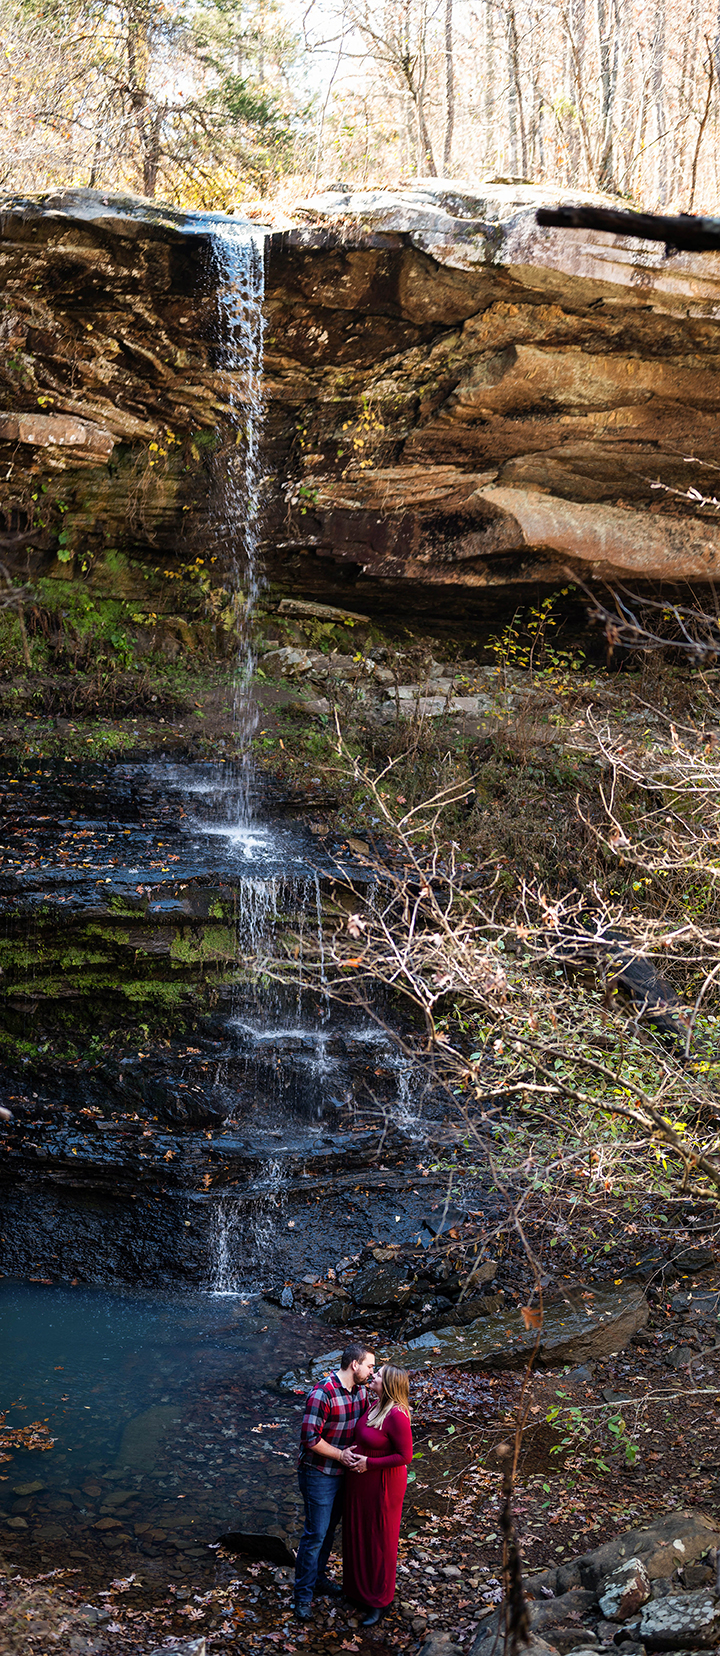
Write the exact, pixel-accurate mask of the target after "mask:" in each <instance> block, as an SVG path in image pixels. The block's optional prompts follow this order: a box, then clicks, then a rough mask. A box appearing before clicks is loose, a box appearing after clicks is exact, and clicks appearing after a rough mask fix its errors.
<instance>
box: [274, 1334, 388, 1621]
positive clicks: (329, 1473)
mask: <svg viewBox="0 0 720 1656" xmlns="http://www.w3.org/2000/svg"><path fill="white" fill-rule="evenodd" d="M374 1370H375V1358H374V1356H373V1353H372V1351H370V1350H369V1348H368V1347H367V1346H365V1345H362V1344H360V1343H359V1342H357V1341H356V1342H354V1343H353V1344H351V1345H347V1346H346V1347H345V1350H344V1352H343V1354H342V1357H341V1359H340V1367H339V1369H337V1370H336V1371H335V1373H334V1374H331V1375H329V1377H328V1379H327V1380H319V1381H318V1382H317V1384H316V1385H315V1386H313V1388H312V1391H311V1392H310V1393H309V1394H308V1397H307V1401H306V1403H305V1414H304V1416H303V1423H302V1426H301V1428H300V1464H299V1471H298V1477H299V1482H300V1491H301V1494H302V1498H303V1501H304V1503H305V1528H304V1530H303V1533H302V1537H301V1540H300V1545H299V1547H298V1551H297V1560H296V1563H295V1615H296V1617H297V1620H298V1621H301V1622H309V1621H310V1616H311V1609H310V1606H311V1603H312V1598H313V1594H316V1595H317V1596H319V1597H326V1596H329V1597H331V1598H340V1597H341V1596H342V1595H343V1593H344V1594H345V1597H346V1598H349V1599H351V1600H352V1601H353V1603H354V1604H357V1605H359V1606H360V1607H361V1608H362V1609H364V1610H365V1611H366V1612H367V1614H366V1616H365V1619H364V1621H363V1624H362V1625H363V1627H374V1625H375V1623H376V1622H379V1620H380V1617H381V1616H382V1615H383V1613H384V1611H385V1610H386V1609H387V1608H388V1607H389V1605H390V1604H392V1600H393V1595H394V1593H395V1572H396V1568H397V1552H398V1540H399V1536H400V1518H401V1515H402V1504H403V1497H404V1495H405V1489H406V1487H407V1468H408V1466H409V1465H410V1462H411V1460H412V1453H413V1447H412V1433H411V1431H410V1408H409V1404H408V1396H409V1383H408V1376H407V1374H406V1373H405V1370H404V1369H399V1368H394V1367H393V1365H392V1364H391V1363H386V1364H385V1365H384V1367H383V1368H380V1369H378V1371H377V1373H375V1372H374ZM341 1518H342V1521H343V1585H342V1587H340V1586H338V1584H337V1583H336V1582H334V1581H332V1580H331V1579H330V1577H329V1576H328V1574H327V1565H328V1557H329V1553H330V1548H331V1546H332V1542H333V1536H334V1534H335V1530H336V1528H337V1525H338V1523H339V1522H340V1519H341Z"/></svg>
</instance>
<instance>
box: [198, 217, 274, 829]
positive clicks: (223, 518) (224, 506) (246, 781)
mask: <svg viewBox="0 0 720 1656" xmlns="http://www.w3.org/2000/svg"><path fill="white" fill-rule="evenodd" d="M210 229H211V241H210V247H211V264H212V275H213V283H214V286H215V288H216V292H217V306H218V318H217V321H218V335H219V343H218V361H217V365H218V368H219V369H220V370H221V371H223V372H224V373H225V374H227V376H228V381H229V384H228V412H229V423H230V431H229V436H228V438H227V440H226V441H225V442H224V443H223V444H222V446H221V448H220V449H219V450H218V451H217V453H216V456H215V468H216V479H215V481H216V501H215V522H214V526H213V527H214V541H215V546H216V548H217V551H218V553H219V554H221V555H222V556H223V561H224V562H225V564H226V566H227V567H228V568H229V569H230V570H231V571H232V579H233V595H232V601H233V607H234V610H235V621H236V625H237V637H238V653H237V670H236V675H235V692H234V713H235V718H234V724H235V733H236V742H237V752H238V759H239V767H238V788H237V794H236V811H237V816H238V820H239V821H244V822H247V821H248V820H249V818H250V817H251V815H252V797H251V785H252V767H251V746H252V739H253V735H254V733H255V729H256V727H257V713H256V710H255V706H254V703H253V699H252V694H251V687H252V678H253V672H254V669H255V658H254V652H253V640H252V625H253V616H254V612H255V608H256V605H257V600H258V595H259V592H260V587H261V571H260V564H259V551H260V501H261V494H262V484H263V476H262V459H261V436H262V423H263V384H262V376H263V343H264V335H265V318H264V314H263V300H264V295H265V234H264V232H263V231H261V230H256V229H254V227H253V226H252V225H250V224H248V223H233V222H232V221H231V220H217V221H215V222H214V223H212V224H211V226H210Z"/></svg>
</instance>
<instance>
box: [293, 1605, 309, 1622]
mask: <svg viewBox="0 0 720 1656" xmlns="http://www.w3.org/2000/svg"><path fill="white" fill-rule="evenodd" d="M293 1614H294V1616H295V1620H296V1621H299V1622H309V1621H312V1608H311V1606H310V1605H309V1604H295V1605H294V1607H293Z"/></svg>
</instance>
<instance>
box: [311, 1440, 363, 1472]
mask: <svg viewBox="0 0 720 1656" xmlns="http://www.w3.org/2000/svg"><path fill="white" fill-rule="evenodd" d="M312 1451H313V1454H314V1455H323V1456H324V1457H325V1459H326V1460H335V1461H340V1463H341V1464H342V1465H343V1466H347V1467H354V1466H355V1460H356V1457H355V1452H354V1450H353V1449H336V1447H335V1444H334V1443H327V1442H326V1441H325V1438H324V1437H319V1438H317V1439H316V1441H315V1442H314V1443H313V1445H312Z"/></svg>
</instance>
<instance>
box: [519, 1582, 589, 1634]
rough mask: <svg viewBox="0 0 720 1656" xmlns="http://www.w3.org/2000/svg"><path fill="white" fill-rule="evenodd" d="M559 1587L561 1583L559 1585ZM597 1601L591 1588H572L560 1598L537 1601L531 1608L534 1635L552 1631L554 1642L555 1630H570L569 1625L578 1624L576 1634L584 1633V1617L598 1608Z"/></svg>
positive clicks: (531, 1624) (531, 1623)
mask: <svg viewBox="0 0 720 1656" xmlns="http://www.w3.org/2000/svg"><path fill="white" fill-rule="evenodd" d="M558 1586H559V1583H558ZM596 1605H597V1599H596V1595H595V1593H594V1592H593V1591H592V1589H591V1588H584V1587H571V1588H569V1589H568V1591H567V1592H563V1593H561V1594H560V1596H559V1597H558V1598H553V1599H545V1600H540V1601H538V1600H536V1601H535V1602H534V1603H533V1604H532V1605H531V1607H530V1626H531V1627H532V1630H533V1633H545V1632H546V1631H547V1630H551V1631H552V1634H553V1642H556V1641H555V1637H554V1635H555V1630H556V1629H559V1628H568V1625H569V1624H572V1623H573V1622H574V1623H576V1624H577V1625H576V1628H575V1631H576V1632H584V1631H585V1630H584V1629H582V1628H580V1625H579V1624H580V1623H581V1622H582V1620H583V1617H584V1616H587V1615H589V1614H590V1612H591V1611H592V1610H594V1609H595V1608H596Z"/></svg>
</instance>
